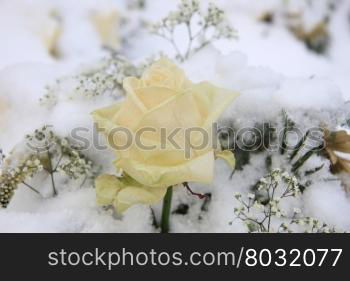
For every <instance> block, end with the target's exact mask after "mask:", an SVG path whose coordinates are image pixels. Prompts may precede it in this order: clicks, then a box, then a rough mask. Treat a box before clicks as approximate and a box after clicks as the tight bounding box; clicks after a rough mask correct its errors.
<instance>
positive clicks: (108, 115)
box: [91, 103, 123, 131]
mask: <svg viewBox="0 0 350 281" xmlns="http://www.w3.org/2000/svg"><path fill="white" fill-rule="evenodd" d="M122 105H123V103H116V104H114V105H111V106H108V107H104V108H100V109H98V110H95V111H94V112H92V113H91V114H92V117H93V119H94V121H95V122H96V123H97V124H98V126H99V128H103V129H105V130H108V131H110V130H112V129H113V128H114V127H115V126H116V123H115V122H114V119H115V116H116V115H117V113H118V112H119V111H120V109H121V107H122Z"/></svg>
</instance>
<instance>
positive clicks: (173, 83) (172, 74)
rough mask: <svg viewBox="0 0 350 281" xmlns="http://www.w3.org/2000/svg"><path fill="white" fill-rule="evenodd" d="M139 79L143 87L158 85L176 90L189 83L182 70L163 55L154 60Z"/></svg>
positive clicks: (187, 85) (185, 86) (183, 87)
mask: <svg viewBox="0 0 350 281" xmlns="http://www.w3.org/2000/svg"><path fill="white" fill-rule="evenodd" d="M141 80H142V82H143V84H144V86H145V87H148V86H160V87H167V88H170V89H177V90H180V89H181V90H183V89H185V88H187V87H189V85H190V84H191V83H190V82H189V81H188V80H187V79H186V76H185V73H184V71H183V70H182V69H180V68H178V67H177V65H176V64H174V63H173V62H171V61H170V60H169V59H167V58H165V57H162V58H160V59H159V60H158V61H156V62H154V63H153V64H152V65H151V66H150V67H149V68H148V69H147V70H146V71H145V72H144V73H143V75H142V78H141Z"/></svg>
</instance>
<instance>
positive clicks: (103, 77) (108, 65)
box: [40, 52, 143, 107]
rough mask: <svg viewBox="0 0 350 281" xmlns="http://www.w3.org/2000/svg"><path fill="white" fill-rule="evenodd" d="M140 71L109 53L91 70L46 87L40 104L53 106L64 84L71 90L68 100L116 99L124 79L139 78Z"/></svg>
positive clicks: (123, 59)
mask: <svg viewBox="0 0 350 281" xmlns="http://www.w3.org/2000/svg"><path fill="white" fill-rule="evenodd" d="M142 69H143V67H142V66H140V67H137V66H135V65H134V64H133V63H131V62H130V61H129V60H127V59H126V58H124V57H123V56H121V55H119V54H117V53H115V52H111V54H110V55H109V56H107V57H106V58H104V59H103V60H102V61H101V62H100V63H99V64H97V65H96V66H94V67H93V68H91V69H88V70H84V71H83V72H81V73H79V74H78V75H75V76H72V77H63V78H61V79H58V80H56V82H55V83H54V84H53V85H51V86H47V87H46V93H45V95H44V96H43V97H42V98H41V99H40V103H41V104H42V105H45V106H49V107H51V106H54V105H55V104H56V103H57V101H58V93H59V92H61V91H62V88H64V86H65V84H69V85H70V87H71V88H72V91H70V92H71V94H70V95H69V97H68V98H69V99H76V98H79V97H85V98H94V97H98V96H102V95H109V96H111V97H113V98H117V97H118V96H120V92H122V90H123V87H122V84H123V80H124V78H125V77H127V76H131V75H133V76H136V77H139V76H140V72H141V71H142Z"/></svg>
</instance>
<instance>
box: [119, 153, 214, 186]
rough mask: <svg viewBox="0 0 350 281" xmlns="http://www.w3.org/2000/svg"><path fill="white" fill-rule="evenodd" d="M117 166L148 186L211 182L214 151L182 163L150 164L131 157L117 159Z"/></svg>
mask: <svg viewBox="0 0 350 281" xmlns="http://www.w3.org/2000/svg"><path fill="white" fill-rule="evenodd" d="M115 164H116V166H117V168H121V169H123V170H124V171H125V172H126V173H127V174H129V175H130V176H131V177H132V178H134V179H135V180H136V181H138V182H142V183H143V184H144V185H146V186H151V187H163V186H172V185H176V184H180V183H182V182H200V183H206V184H209V183H211V182H212V180H213V173H214V153H213V151H210V152H208V153H206V154H203V155H201V156H198V157H196V158H194V159H191V160H187V161H185V162H183V163H182V164H180V165H173V166H166V165H149V164H146V163H142V162H138V161H135V160H133V159H129V158H121V159H119V160H117V161H116V163H115Z"/></svg>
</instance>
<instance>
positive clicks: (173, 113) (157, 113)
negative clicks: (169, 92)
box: [137, 92, 203, 148]
mask: <svg viewBox="0 0 350 281" xmlns="http://www.w3.org/2000/svg"><path fill="white" fill-rule="evenodd" d="M201 123H203V120H202V118H201V115H200V113H199V111H198V109H197V105H196V101H195V99H194V98H193V96H192V94H191V93H189V92H185V93H181V94H179V95H177V96H174V97H172V98H171V99H170V100H167V101H165V102H164V103H162V104H159V105H158V106H157V107H155V108H152V110H150V111H149V112H147V113H146V114H145V115H144V117H143V118H142V120H141V121H140V123H139V124H138V126H137V127H138V129H142V128H154V129H155V131H153V132H145V133H144V134H143V136H144V138H148V139H150V140H154V141H158V142H159V141H160V140H161V139H162V135H161V133H162V132H161V130H163V133H164V132H165V135H166V136H169V135H171V134H172V133H173V132H176V131H177V133H176V134H175V136H174V138H173V139H174V140H175V142H176V144H177V146H180V147H181V148H184V147H185V144H186V138H185V132H186V129H188V128H194V127H199V126H200V125H201ZM164 130H165V131H164ZM166 140H167V139H166ZM169 145H170V144H169Z"/></svg>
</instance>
